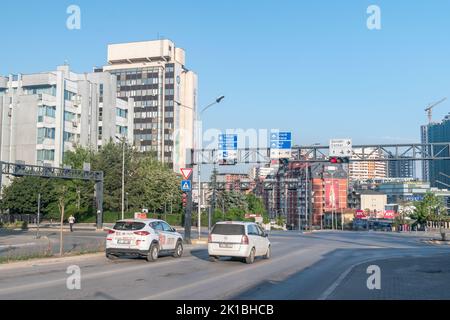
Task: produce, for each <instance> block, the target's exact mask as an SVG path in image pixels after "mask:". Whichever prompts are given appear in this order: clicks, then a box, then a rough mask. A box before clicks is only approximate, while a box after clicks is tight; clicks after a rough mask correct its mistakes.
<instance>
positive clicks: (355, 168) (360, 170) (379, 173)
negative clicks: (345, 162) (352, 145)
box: [349, 148, 387, 180]
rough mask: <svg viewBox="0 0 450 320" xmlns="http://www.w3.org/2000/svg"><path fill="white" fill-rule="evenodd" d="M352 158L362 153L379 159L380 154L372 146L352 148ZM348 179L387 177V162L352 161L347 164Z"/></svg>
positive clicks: (370, 157)
mask: <svg viewBox="0 0 450 320" xmlns="http://www.w3.org/2000/svg"><path fill="white" fill-rule="evenodd" d="M353 152H354V154H355V155H354V156H353V158H354V159H358V156H362V155H363V153H364V155H365V156H366V157H368V158H369V159H379V158H380V157H381V154H380V153H379V152H378V151H377V150H376V149H372V148H365V149H364V150H362V149H354V150H353ZM349 169H350V180H369V179H382V178H386V177H387V164H386V162H383V161H353V162H351V163H350V165H349Z"/></svg>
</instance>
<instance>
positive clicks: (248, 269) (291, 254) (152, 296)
mask: <svg viewBox="0 0 450 320" xmlns="http://www.w3.org/2000/svg"><path fill="white" fill-rule="evenodd" d="M308 250H309V249H308V248H305V249H300V250H297V251H296V252H295V253H292V252H288V253H287V254H286V255H284V256H282V257H279V258H275V259H270V260H267V261H266V262H265V263H260V264H253V265H251V266H249V267H244V268H242V269H240V270H237V271H231V272H227V273H224V274H222V275H220V276H217V277H214V278H207V279H203V280H200V281H197V282H195V283H191V284H188V285H185V286H182V287H178V288H174V289H171V290H167V291H164V292H161V293H158V294H154V295H151V296H147V297H144V298H141V299H139V300H153V299H156V298H157V297H161V296H166V295H168V294H173V293H177V292H180V291H183V290H186V289H190V288H192V287H196V286H198V285H202V284H204V283H207V282H210V281H217V280H221V279H223V278H226V277H229V276H233V275H237V274H241V273H244V272H247V271H250V270H254V269H258V268H260V267H264V266H267V265H270V264H273V263H276V262H279V261H282V260H286V259H288V258H289V259H291V258H292V257H293V256H298V255H300V254H303V253H305V252H306V251H308ZM250 285H251V283H249V284H248V285H247V286H250Z"/></svg>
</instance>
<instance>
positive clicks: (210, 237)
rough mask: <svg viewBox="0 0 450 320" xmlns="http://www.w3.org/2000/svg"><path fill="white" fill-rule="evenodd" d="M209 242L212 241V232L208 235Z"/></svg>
mask: <svg viewBox="0 0 450 320" xmlns="http://www.w3.org/2000/svg"><path fill="white" fill-rule="evenodd" d="M208 243H212V234H209V236H208Z"/></svg>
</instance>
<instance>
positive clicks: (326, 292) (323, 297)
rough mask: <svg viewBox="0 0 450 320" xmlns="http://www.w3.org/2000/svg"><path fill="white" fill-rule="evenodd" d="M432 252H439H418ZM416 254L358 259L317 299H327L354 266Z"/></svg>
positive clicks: (428, 254)
mask: <svg viewBox="0 0 450 320" xmlns="http://www.w3.org/2000/svg"><path fill="white" fill-rule="evenodd" d="M434 254H437V255H439V254H440V253H438V252H436V253H423V254H419V256H420V255H422V256H425V257H426V256H433V255H434ZM416 255H417V254H393V255H390V256H380V257H370V258H366V259H365V260H362V261H359V262H357V263H355V264H353V265H351V266H350V267H349V268H348V269H347V270H345V271H344V272H343V273H342V274H341V275H340V276H339V277H338V278H337V279H336V281H334V282H333V283H332V284H331V286H329V287H328V289H327V290H325V291H324V292H323V293H322V294H321V295H320V297H319V298H318V299H317V300H327V299H328V297H330V296H331V295H332V294H333V293H334V291H335V290H336V288H337V287H338V286H339V285H340V284H341V283H342V281H344V279H345V278H346V277H347V275H348V274H349V273H350V272H351V271H352V270H353V269H355V268H356V267H358V266H360V265H362V264H365V263H369V262H374V261H385V260H390V259H396V258H411V257H415V256H416Z"/></svg>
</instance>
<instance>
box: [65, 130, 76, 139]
mask: <svg viewBox="0 0 450 320" xmlns="http://www.w3.org/2000/svg"><path fill="white" fill-rule="evenodd" d="M74 138H75V134H74V133H70V132H66V131H64V142H74Z"/></svg>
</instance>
